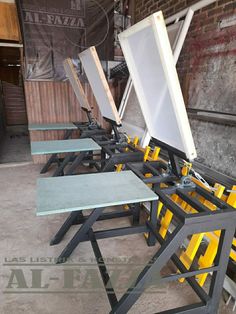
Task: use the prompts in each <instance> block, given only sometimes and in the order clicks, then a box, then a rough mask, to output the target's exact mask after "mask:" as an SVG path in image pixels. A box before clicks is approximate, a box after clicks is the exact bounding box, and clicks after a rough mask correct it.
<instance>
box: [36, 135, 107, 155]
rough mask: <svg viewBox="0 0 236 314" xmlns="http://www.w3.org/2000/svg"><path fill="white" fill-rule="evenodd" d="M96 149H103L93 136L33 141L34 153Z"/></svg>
mask: <svg viewBox="0 0 236 314" xmlns="http://www.w3.org/2000/svg"><path fill="white" fill-rule="evenodd" d="M95 150H101V147H100V146H99V145H98V144H97V143H96V142H95V141H94V140H92V139H91V138H83V139H75V140H60V141H42V142H31V154H32V155H47V154H59V153H73V152H74V153H77V152H85V151H95Z"/></svg>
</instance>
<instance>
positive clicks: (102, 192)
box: [37, 171, 158, 216]
mask: <svg viewBox="0 0 236 314" xmlns="http://www.w3.org/2000/svg"><path fill="white" fill-rule="evenodd" d="M154 200H158V195H157V194H155V193H154V192H153V191H152V190H151V189H150V188H149V187H148V186H146V184H144V183H143V182H142V181H141V180H140V179H139V178H138V177H137V176H136V175H135V174H134V173H133V172H132V171H122V172H107V173H93V174H81V175H79V176H65V177H57V178H44V179H38V181H37V216H43V215H50V214H57V213H64V212H71V211H76V210H85V209H92V208H102V207H108V206H118V205H124V204H132V203H139V202H140V203H142V202H146V201H154Z"/></svg>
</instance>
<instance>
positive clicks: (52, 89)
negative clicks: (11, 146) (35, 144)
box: [25, 81, 120, 163]
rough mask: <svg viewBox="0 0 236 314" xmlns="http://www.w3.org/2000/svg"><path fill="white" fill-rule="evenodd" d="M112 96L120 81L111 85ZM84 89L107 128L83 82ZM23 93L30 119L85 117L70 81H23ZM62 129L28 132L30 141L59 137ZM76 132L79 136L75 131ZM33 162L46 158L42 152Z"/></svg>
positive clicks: (97, 116) (95, 114) (32, 121)
mask: <svg viewBox="0 0 236 314" xmlns="http://www.w3.org/2000/svg"><path fill="white" fill-rule="evenodd" d="M110 88H111V91H112V94H113V96H114V97H115V98H116V99H117V98H119V95H117V93H119V92H120V86H119V84H118V85H117V86H116V87H113V86H112V85H110ZM84 89H85V93H86V95H87V97H88V100H89V103H90V105H91V107H92V110H93V115H94V117H96V119H97V120H98V121H99V122H100V124H101V125H102V126H103V127H105V128H108V127H109V126H108V124H107V123H106V122H105V121H104V120H103V118H102V116H101V114H100V112H99V109H98V106H97V103H96V100H95V98H94V96H93V93H92V91H91V88H90V86H89V85H88V84H85V85H84ZM25 97H26V106H27V114H28V121H29V123H56V122H58V123H59V122H75V121H87V119H86V115H85V114H84V112H83V111H82V110H81V107H80V105H79V103H78V101H77V99H76V96H75V94H74V92H73V90H72V88H71V86H70V84H69V82H35V81H26V82H25ZM63 135H64V132H63V131H49V132H38V131H37V132H36V131H34V132H30V139H31V141H42V140H51V139H62V138H63ZM75 136H78V135H76V134H75ZM33 160H34V162H35V163H43V162H45V160H46V159H45V156H35V157H34V158H33Z"/></svg>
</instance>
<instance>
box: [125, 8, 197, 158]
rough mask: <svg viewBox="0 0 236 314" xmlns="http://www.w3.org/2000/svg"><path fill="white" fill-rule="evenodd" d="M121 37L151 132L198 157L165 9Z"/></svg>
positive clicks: (185, 152) (180, 149) (189, 156)
mask: <svg viewBox="0 0 236 314" xmlns="http://www.w3.org/2000/svg"><path fill="white" fill-rule="evenodd" d="M119 38H120V43H121V46H122V49H123V53H124V56H125V59H126V62H127V65H128V68H129V71H130V75H131V77H132V81H133V84H134V87H135V90H136V94H137V96H138V99H139V103H140V106H141V110H142V113H143V116H144V118H145V122H146V125H147V128H148V131H149V133H150V136H151V137H153V138H154V139H157V140H159V141H161V142H163V143H165V144H166V145H169V146H171V147H172V148H174V149H177V150H179V151H180V152H183V153H184V155H185V156H186V158H188V159H189V160H192V159H194V158H196V156H197V154H196V149H195V146H194V142H193V137H192V133H191V129H190V125H189V121H188V117H187V113H186V108H185V104H184V99H183V95H182V92H181V88H180V84H179V79H178V75H177V71H176V67H175V62H174V58H173V53H172V50H171V46H170V42H169V38H168V34H167V30H166V26H165V22H164V18H163V14H162V12H161V11H160V12H157V13H155V14H153V15H151V16H150V17H148V18H146V19H144V20H143V21H141V22H139V23H137V24H136V25H134V26H132V27H130V28H129V29H128V30H126V31H124V32H123V33H121V34H120V35H119ZM163 99H165V101H163Z"/></svg>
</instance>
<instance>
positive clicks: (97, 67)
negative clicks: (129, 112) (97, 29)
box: [79, 47, 121, 125]
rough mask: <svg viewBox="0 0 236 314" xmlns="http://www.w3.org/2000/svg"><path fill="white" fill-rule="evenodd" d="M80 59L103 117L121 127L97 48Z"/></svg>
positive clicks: (84, 52) (93, 48)
mask: <svg viewBox="0 0 236 314" xmlns="http://www.w3.org/2000/svg"><path fill="white" fill-rule="evenodd" d="M79 58H80V60H81V63H82V65H83V68H84V71H85V73H86V76H87V78H88V81H89V84H90V86H91V88H92V90H93V94H94V96H95V98H96V101H97V104H98V106H99V109H100V111H101V114H102V116H103V117H104V118H107V119H109V120H112V121H114V122H115V123H116V124H117V125H120V124H121V119H120V116H119V113H118V111H117V108H116V105H115V102H114V99H113V97H112V94H111V91H110V88H109V85H108V83H107V80H106V77H105V74H104V72H103V68H102V65H101V62H100V60H99V58H98V55H97V51H96V48H95V47H90V48H89V49H87V50H85V51H83V52H82V53H80V54H79Z"/></svg>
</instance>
